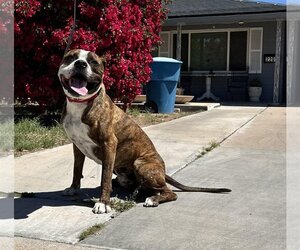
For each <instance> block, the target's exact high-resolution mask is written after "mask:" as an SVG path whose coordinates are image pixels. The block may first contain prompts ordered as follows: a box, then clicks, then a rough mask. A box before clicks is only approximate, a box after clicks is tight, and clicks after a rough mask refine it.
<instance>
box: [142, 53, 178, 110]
mask: <svg viewBox="0 0 300 250" xmlns="http://www.w3.org/2000/svg"><path fill="white" fill-rule="evenodd" d="M181 64H182V62H181V61H178V60H175V59H172V58H167V57H154V58H153V63H152V64H151V69H152V75H151V80H150V82H149V83H148V84H147V85H146V104H145V105H146V107H147V106H148V107H149V108H152V110H154V111H156V112H158V113H165V114H170V113H173V112H174V105H175V99H176V87H177V83H178V80H179V75H180V67H181Z"/></svg>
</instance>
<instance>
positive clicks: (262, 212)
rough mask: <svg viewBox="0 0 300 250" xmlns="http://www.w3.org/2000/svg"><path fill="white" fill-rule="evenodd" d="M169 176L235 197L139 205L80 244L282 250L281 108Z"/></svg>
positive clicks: (197, 196) (201, 196) (199, 196)
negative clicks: (149, 206)
mask: <svg viewBox="0 0 300 250" xmlns="http://www.w3.org/2000/svg"><path fill="white" fill-rule="evenodd" d="M220 110H222V109H220ZM220 110H219V111H220ZM217 112H218V111H217ZM174 177H175V178H176V179H177V180H179V181H181V182H183V183H185V184H188V185H194V186H197V185H200V186H205V187H208V186H211V187H228V188H231V189H232V193H230V194H207V193H184V192H178V193H177V194H178V196H179V197H178V200H177V201H176V202H174V203H166V204H162V205H161V206H159V207H158V208H155V209H145V208H143V207H142V206H141V205H139V206H137V207H136V208H134V209H132V210H130V211H128V212H127V213H124V214H121V215H120V216H119V217H118V218H117V219H116V220H113V221H111V222H110V223H109V224H108V225H107V226H106V227H105V228H104V229H103V230H102V231H101V232H100V233H99V234H97V235H94V236H91V237H89V238H87V239H86V240H84V241H83V242H81V244H85V245H97V246H105V247H112V248H121V249H164V250H167V249H187V250H190V249H209V250H211V249H225V250H227V249H228V250H231V249H245V250H250V249H253V250H257V249H259V250H262V249H272V250H276V249H278V250H279V249H285V247H286V244H285V243H286V242H285V238H286V231H285V222H286V213H285V212H286V210H285V209H286V207H285V198H286V193H285V190H286V183H285V110H284V108H275V107H274V108H268V109H267V110H265V111H264V112H262V113H261V114H259V115H258V116H257V117H256V118H255V119H253V120H252V121H251V122H249V123H248V124H246V125H245V126H244V127H243V128H241V129H240V130H238V131H237V132H236V133H235V134H234V135H232V136H231V137H230V138H228V139H227V140H226V141H224V143H222V144H221V146H220V147H218V148H216V149H214V150H213V151H212V152H210V153H209V154H207V155H206V156H205V157H203V158H201V159H199V160H196V161H195V162H193V163H192V164H190V165H189V166H187V167H186V168H185V169H183V170H181V171H179V172H177V173H176V174H175V175H174Z"/></svg>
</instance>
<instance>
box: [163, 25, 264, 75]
mask: <svg viewBox="0 0 300 250" xmlns="http://www.w3.org/2000/svg"><path fill="white" fill-rule="evenodd" d="M161 34H162V36H161V38H162V40H163V41H165V43H164V46H162V47H161V49H160V56H163V54H165V56H167V54H168V56H170V57H173V58H175V59H176V47H177V35H176V33H175V32H174V33H171V32H170V33H167V32H162V33H161ZM262 39H263V28H249V29H232V30H211V31H209V32H207V31H206V32H201V31H199V32H195V31H184V32H183V33H182V35H181V60H182V61H183V65H182V71H210V70H213V71H241V72H245V71H248V70H249V73H261V70H262ZM166 44H169V46H170V47H168V48H167V47H166Z"/></svg>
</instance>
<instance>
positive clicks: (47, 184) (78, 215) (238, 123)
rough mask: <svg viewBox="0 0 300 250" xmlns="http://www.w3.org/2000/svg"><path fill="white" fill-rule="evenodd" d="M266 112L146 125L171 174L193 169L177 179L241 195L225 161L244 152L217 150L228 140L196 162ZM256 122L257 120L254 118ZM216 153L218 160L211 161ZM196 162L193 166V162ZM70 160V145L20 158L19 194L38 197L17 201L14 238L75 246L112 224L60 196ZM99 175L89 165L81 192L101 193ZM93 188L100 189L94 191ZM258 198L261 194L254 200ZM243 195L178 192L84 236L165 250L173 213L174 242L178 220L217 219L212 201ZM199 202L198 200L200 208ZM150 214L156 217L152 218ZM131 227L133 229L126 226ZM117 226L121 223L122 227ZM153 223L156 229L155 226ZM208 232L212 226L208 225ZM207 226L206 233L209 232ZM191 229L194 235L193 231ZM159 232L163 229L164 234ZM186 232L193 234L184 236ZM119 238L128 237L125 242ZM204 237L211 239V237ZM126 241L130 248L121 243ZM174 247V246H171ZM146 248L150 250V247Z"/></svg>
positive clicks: (226, 110)
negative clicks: (171, 198) (91, 229)
mask: <svg viewBox="0 0 300 250" xmlns="http://www.w3.org/2000/svg"><path fill="white" fill-rule="evenodd" d="M264 110H265V108H264V107H220V108H217V109H213V110H211V111H207V112H203V113H199V114H195V115H191V116H188V117H183V118H180V119H177V120H173V121H171V122H167V123H163V124H159V125H155V126H151V127H147V128H145V131H146V133H147V134H148V135H149V136H150V138H151V139H152V140H153V142H154V144H155V145H156V147H157V149H158V151H159V153H160V154H161V155H162V157H163V158H164V160H165V162H166V166H167V172H168V173H169V174H173V173H175V172H177V171H179V170H180V169H181V168H182V167H184V166H188V167H186V168H185V169H183V170H182V171H179V172H178V173H177V174H175V177H176V178H177V179H178V180H179V181H182V182H184V183H186V184H190V185H204V186H208V185H210V186H226V187H230V188H232V189H234V190H239V189H238V188H237V186H239V183H238V182H239V180H238V179H237V180H236V182H237V183H232V180H233V179H234V178H233V177H234V176H235V172H236V171H237V172H238V171H239V170H238V169H236V168H234V164H232V165H231V166H230V167H228V166H227V165H226V164H225V163H226V161H227V160H228V159H227V158H226V157H229V158H230V157H236V158H237V159H236V161H237V162H238V159H239V156H241V155H240V154H238V153H237V152H240V149H239V150H238V151H237V150H233V149H231V150H229V149H228V150H229V151H226V152H225V155H223V154H221V155H222V156H223V157H225V158H222V157H221V156H220V153H218V152H219V151H220V150H224V148H225V144H226V142H227V140H226V141H225V143H224V144H223V145H224V146H222V147H220V148H218V149H215V150H213V152H211V153H210V154H208V155H207V156H205V157H204V158H202V159H200V160H197V161H195V160H196V158H197V157H196V156H197V155H198V153H199V151H201V149H202V147H204V146H207V145H208V144H209V143H211V142H221V141H223V140H224V139H225V138H227V137H228V136H230V135H232V134H234V132H236V131H238V130H239V129H241V127H243V126H244V125H245V124H247V123H248V124H247V125H246V126H245V127H244V128H242V129H241V131H242V130H244V129H246V127H247V126H248V125H249V124H251V120H252V119H253V118H254V117H256V116H257V115H259V114H260V113H261V112H263V111H264ZM268 110H269V109H268ZM262 114H264V113H262ZM259 117H260V115H259V116H258V117H257V118H256V119H258V118H259ZM256 119H255V120H256ZM255 120H254V121H255ZM249 122H250V123H249ZM255 131H256V129H255ZM234 136H236V134H234V135H233V137H234ZM233 137H232V138H233ZM230 138H231V137H230ZM238 141H239V140H238ZM262 144H263V142H262ZM221 153H222V151H221ZM232 154H233V155H232ZM247 154H248V153H247ZM214 155H215V157H212V156H214ZM279 155H280V154H279ZM279 155H278V157H279ZM279 158H280V157H279ZM224 160H225V162H224ZM251 160H252V158H251V157H248V158H247V162H248V165H249V164H250V165H251ZM279 160H280V159H279ZM193 161H195V162H194V163H192V164H190V163H191V162H193ZM203 161H204V162H203ZM72 162H73V157H72V147H71V145H66V146H62V147H58V148H55V149H51V150H45V151H43V152H38V153H33V154H29V155H25V156H22V157H19V158H16V160H15V190H16V191H18V192H35V195H36V197H37V198H26V199H17V200H16V201H15V216H16V220H15V234H16V235H17V236H22V237H28V238H37V239H44V240H53V241H58V242H67V243H76V242H78V236H79V235H80V233H81V232H82V231H83V230H85V229H87V228H89V227H91V226H93V225H94V224H97V223H104V222H107V221H108V220H110V219H111V214H105V215H95V214H93V213H92V211H91V207H89V206H86V205H82V204H78V202H76V201H72V200H69V199H66V198H64V197H61V195H60V192H61V190H63V189H64V188H66V187H68V186H69V185H70V183H71V178H72ZM247 162H246V163H247ZM242 165H243V164H242ZM246 165H247V164H246ZM209 166H210V167H209ZM100 170H101V168H100V167H99V166H97V164H96V163H94V162H92V161H90V160H86V163H85V167H84V174H83V175H84V177H85V178H84V179H83V181H82V188H83V192H84V193H88V194H89V195H90V196H96V195H97V190H98V189H99V185H100V176H101V175H100ZM266 171H267V170H266ZM184 173H186V174H184ZM237 175H238V173H237ZM199 176H203V178H199ZM193 178H195V179H193ZM232 184H235V185H232ZM96 187H97V188H98V189H96ZM252 188H253V187H252ZM246 193H247V192H246ZM255 193H256V192H254V193H252V194H251V195H254V194H255ZM238 194H239V195H241V194H240V192H239V191H234V193H233V194H232V195H231V194H230V195H221V196H215V195H210V194H209V195H208V194H190V193H178V195H179V199H178V201H176V202H172V203H169V204H163V205H162V206H160V207H158V208H156V209H145V208H142V207H141V205H138V206H137V207H136V208H134V209H131V210H130V211H128V212H126V213H123V214H121V215H120V216H118V217H117V218H116V219H114V220H112V221H111V222H110V223H108V224H107V226H106V227H105V229H104V230H103V232H102V233H101V235H100V236H97V237H92V238H90V239H87V240H86V241H85V243H87V244H92V245H94V244H96V245H99V246H104V247H107V246H110V247H117V248H118V247H119V248H124V247H125V248H129V249H155V248H156V249H161V248H160V247H159V246H158V245H155V244H156V243H158V242H159V241H160V240H164V238H165V237H158V236H161V235H164V233H165V229H166V228H168V227H169V226H170V225H167V224H165V223H164V222H163V220H164V218H169V217H170V216H171V217H172V216H173V222H174V223H175V224H174V225H171V228H172V230H171V231H170V232H169V234H174V235H173V238H174V237H175V238H176V237H177V236H176V234H177V233H179V231H178V230H177V229H176V227H175V226H177V227H178V221H177V220H176V221H174V218H177V219H179V218H181V219H184V221H185V223H187V222H188V221H189V219H187V218H190V219H191V220H192V221H196V220H195V218H194V217H196V218H199V219H200V218H202V217H201V216H199V215H201V214H202V215H204V214H205V213H204V212H205V211H211V213H212V214H211V215H213V212H214V211H213V210H212V209H211V207H210V209H208V210H207V208H206V207H207V205H208V204H211V205H212V204H213V203H214V202H216V201H217V202H219V203H220V204H217V205H222V201H223V202H227V201H228V200H230V201H231V203H232V199H233V197H235V195H238ZM194 195H196V198H194V199H193V198H192V197H193V196H194ZM242 196H245V194H242ZM199 197H200V198H199ZM216 197H218V198H216ZM197 200H198V201H199V202H200V201H201V202H200V203H199V204H198V203H197ZM184 202H189V203H191V202H192V204H189V203H188V206H185V205H184ZM207 203H208V204H207ZM193 205H194V206H196V208H197V209H194V208H193ZM201 207H202V209H204V211H202V209H201V211H200V212H199V211H197V210H198V209H199V208H201ZM208 207H209V206H208ZM170 211H173V212H170ZM176 211H177V212H176ZM231 212H232V211H231ZM165 213H167V214H168V216H165ZM177 213H178V214H177ZM227 213H228V211H227V210H226V211H223V212H221V211H220V214H223V215H224V216H225V218H227V219H229V218H230V217H231V214H229V215H228V214H227ZM153 216H154V218H152V217H153ZM160 216H162V218H160ZM174 216H175V217H174ZM214 216H215V215H214ZM150 218H151V219H150ZM155 218H156V219H155ZM208 218H209V216H208ZM149 219H150V221H149ZM202 219H203V218H202ZM169 220H170V221H172V219H171V218H169ZM129 222H130V227H129V226H128V223H129ZM118 223H121V224H120V225H119V224H118ZM123 223H124V224H123ZM140 223H141V224H140ZM153 223H158V224H157V225H154V224H153ZM180 223H181V222H179V224H180ZM185 223H182V224H181V225H184V224H185ZM201 224H202V223H201ZM201 224H200V225H201ZM151 225H152V226H151ZM205 227H206V228H207V225H206V226H205ZM205 227H203V228H202V229H201V230H204V228H205ZM129 228H130V232H129ZM151 228H152V229H153V230H156V233H155V234H154V235H153V234H151ZM214 228H215V226H214V225H213V224H211V228H210V230H213V229H214ZM194 229H195V228H194ZM194 229H193V231H195V230H194ZM110 230H113V231H114V232H115V233H111V234H110V236H109V232H110ZM122 230H123V231H122ZM149 230H150V231H149ZM161 230H163V232H162V231H161ZM185 230H186V229H185ZM185 230H183V231H185ZM201 230H199V232H201ZM180 231H181V230H180ZM188 232H189V230H188V231H187V233H188ZM122 233H123V234H124V235H123V236H124V237H123V238H122ZM131 233H132V234H131ZM135 233H137V235H141V234H142V235H141V237H142V236H143V235H144V237H145V239H144V240H145V241H144V240H142V239H143V238H141V240H139V241H140V244H135V242H136V240H137V239H138V238H139V237H137V235H135ZM224 233H225V232H224ZM181 234H182V232H181ZM184 235H185V234H182V237H183V236H184ZM205 235H206V233H205ZM219 236H221V235H219ZM131 237H132V238H131ZM152 237H153V238H152ZM156 237H158V239H156ZM166 237H167V235H166ZM197 237H198V236H197ZM171 238H172V237H171ZM101 239H102V240H101ZM104 239H105V240H104ZM151 239H152V243H151V244H154V243H155V244H154V245H153V247H152V245H151V244H150V241H151ZM153 239H156V241H155V242H153ZM177 239H178V240H180V237H179V236H178V237H177ZM122 240H123V241H122ZM207 240H209V238H208V239H207ZM124 242H127V243H126V244H124V245H123V243H124ZM147 242H148V243H147ZM175 242H177V241H174V244H175ZM149 244H150V245H149ZM168 244H169V243H168ZM146 246H151V247H148V248H147V247H146ZM168 246H169V245H166V247H163V248H164V249H167V248H168ZM173 247H174V245H173ZM170 248H171V245H170Z"/></svg>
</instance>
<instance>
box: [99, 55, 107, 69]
mask: <svg viewBox="0 0 300 250" xmlns="http://www.w3.org/2000/svg"><path fill="white" fill-rule="evenodd" d="M100 61H101V63H102V65H103V68H104V69H105V68H106V58H105V56H101V57H100Z"/></svg>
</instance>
